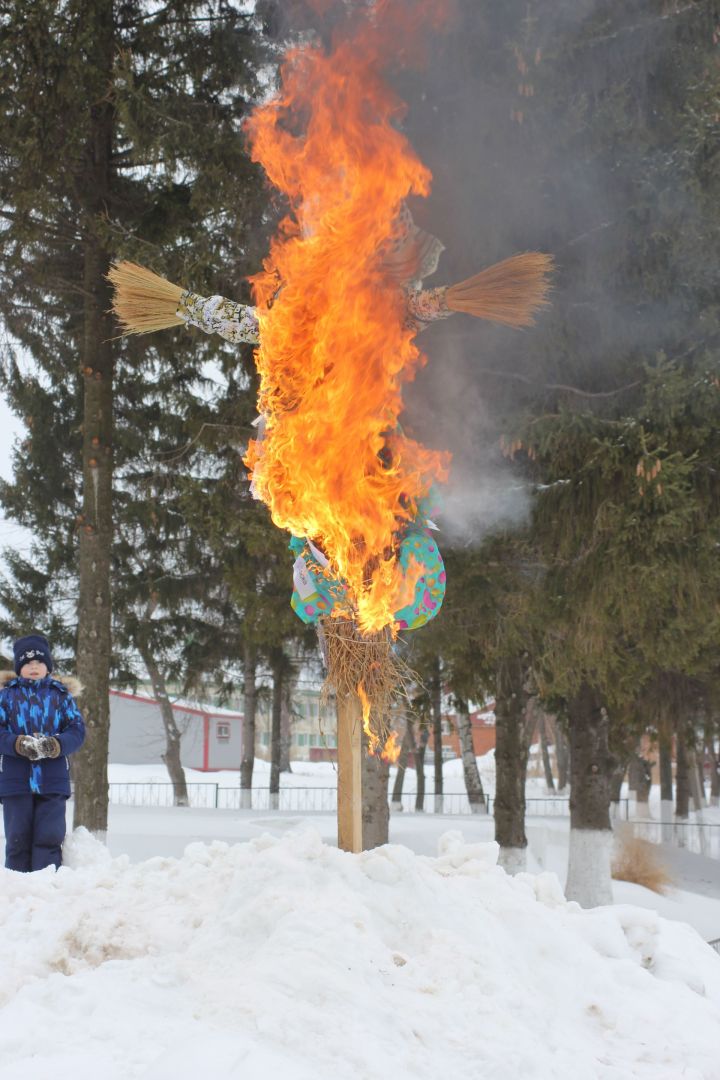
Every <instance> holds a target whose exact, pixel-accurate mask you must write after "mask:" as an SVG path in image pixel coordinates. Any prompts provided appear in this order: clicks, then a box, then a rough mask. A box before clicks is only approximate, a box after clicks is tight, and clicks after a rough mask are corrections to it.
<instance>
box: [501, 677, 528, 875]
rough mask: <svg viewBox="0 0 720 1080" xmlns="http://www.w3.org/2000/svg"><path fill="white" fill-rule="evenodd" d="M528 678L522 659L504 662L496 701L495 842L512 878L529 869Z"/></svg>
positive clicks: (502, 864)
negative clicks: (527, 865)
mask: <svg viewBox="0 0 720 1080" xmlns="http://www.w3.org/2000/svg"><path fill="white" fill-rule="evenodd" d="M526 675H527V673H526V670H525V665H524V664H523V661H522V659H521V658H520V657H510V658H506V659H505V660H503V661H502V663H501V664H500V667H499V669H498V677H497V694H496V698H495V801H494V803H493V808H494V814H495V840H496V841H497V843H498V844H499V845H500V865H501V866H502V867H503V868H504V869H505V870H506V871H507V872H508V873H509V874H516V873H518V872H519V871H521V870H524V869H525V865H526V848H527V837H526V835H525V778H526V775H527V757H528V740H527V737H526V716H525V709H526V705H527V703H528V695H527V693H526V690H525V683H526ZM532 726H533V727H534V722H533V724H532Z"/></svg>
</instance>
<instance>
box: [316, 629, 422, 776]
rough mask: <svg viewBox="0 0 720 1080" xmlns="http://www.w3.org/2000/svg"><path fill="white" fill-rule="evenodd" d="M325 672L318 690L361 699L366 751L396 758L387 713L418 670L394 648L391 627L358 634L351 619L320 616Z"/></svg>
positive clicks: (405, 694)
mask: <svg viewBox="0 0 720 1080" xmlns="http://www.w3.org/2000/svg"><path fill="white" fill-rule="evenodd" d="M322 637H323V639H324V642H325V646H326V650H325V655H326V663H327V678H326V680H325V686H324V687H323V695H324V697H327V696H328V694H329V693H330V692H331V691H334V692H335V694H336V696H337V697H338V699H340V700H343V699H346V698H348V697H350V696H351V695H355V696H356V697H358V698H359V699H360V703H361V705H362V711H363V728H364V730H365V734H366V735H367V737H368V743H369V750H370V753H372V754H375V753H379V752H382V755H383V757H386V758H388V759H390V760H396V758H397V752H398V751H399V747H398V746H397V737H396V735H395V732H394V731H393V730H392V728H391V726H390V722H389V718H390V716H391V715H392V712H393V710H394V708H395V707H396V706H397V704H398V703H399V702H401V701H407V700H408V690H409V687H410V684H411V683H416V682H417V676H416V675H415V674H414V672H413V671H412V670H411V669H410V668H409V667H408V665H407V664H406V663H405V661H404V660H402V659H401V658H400V657H399V656H398V655H397V653H396V651H395V649H394V644H395V642H394V638H393V634H392V630H391V629H390V627H385V628H384V629H383V630H379V631H377V632H375V633H367V634H361V633H360V630H359V629H358V626H357V623H355V622H353V621H352V620H350V619H332V618H329V619H324V620H323V622H322Z"/></svg>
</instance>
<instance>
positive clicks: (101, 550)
mask: <svg viewBox="0 0 720 1080" xmlns="http://www.w3.org/2000/svg"><path fill="white" fill-rule="evenodd" d="M83 32H84V33H85V35H86V40H87V41H88V42H89V43H91V47H92V48H93V51H94V57H95V58H96V63H97V66H98V67H99V68H100V69H101V70H104V71H105V72H106V73H107V85H106V88H105V89H106V90H107V88H109V87H110V86H111V83H112V76H113V63H114V40H113V4H112V0H103V2H96V3H94V4H92V5H90V6H89V7H88V10H87V13H86V19H85V23H84V26H83ZM90 124H91V136H90V140H89V143H88V146H87V160H86V165H85V176H86V179H87V183H88V187H87V189H86V190H87V193H86V207H87V219H86V220H85V221H82V222H80V223H79V224H80V227H81V229H82V230H83V231H84V232H85V233H86V238H85V241H84V244H85V267H84V281H83V293H84V338H83V350H82V360H81V364H82V371H83V375H84V406H83V503H82V518H81V521H80V528H79V536H80V551H79V599H78V607H77V619H78V630H77V673H78V677H79V679H80V681H81V682H82V683H83V685H84V687H85V690H84V694H83V712H84V717H85V724H86V728H87V738H86V740H85V743H84V745H83V747H82V748H81V750H80V751H79V753H78V754H77V755H76V756H75V761H74V767H73V776H74V780H75V811H74V822H73V824H74V826H75V827H77V826H78V825H84V826H85V828H87V829H89V830H90V831H91V832H93V833H95V834H96V835H99V836H102V837H104V836H105V834H106V832H107V815H108V775H107V759H108V742H109V734H110V618H111V598H110V559H111V548H112V539H113V519H112V478H113V460H112V426H113V415H112V413H113V345H112V341H111V339H112V338H113V337H114V334H115V331H114V329H113V326H112V324H111V321H110V319H109V317H108V315H107V312H108V310H109V308H110V290H109V287H108V284H107V282H106V281H105V274H106V273H107V271H108V268H109V263H110V260H109V257H108V253H107V252H106V251H105V250H104V249H103V248H102V246H101V244H100V241H99V240H98V239H97V238H96V232H97V231H98V225H99V222H100V219H101V217H102V216H103V215H105V214H106V213H107V207H108V205H109V202H110V199H109V195H110V190H111V186H112V184H111V176H112V165H111V155H112V149H113V131H114V106H113V103H112V95H111V94H110V93H107V92H106V93H100V94H99V95H98V100H97V101H96V103H95V104H94V105H93V106H92V109H91V120H90Z"/></svg>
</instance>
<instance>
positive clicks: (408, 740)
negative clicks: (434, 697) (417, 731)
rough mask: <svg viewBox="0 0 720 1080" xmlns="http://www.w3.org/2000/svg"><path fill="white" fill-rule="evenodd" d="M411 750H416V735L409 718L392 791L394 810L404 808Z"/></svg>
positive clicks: (406, 722)
mask: <svg viewBox="0 0 720 1080" xmlns="http://www.w3.org/2000/svg"><path fill="white" fill-rule="evenodd" d="M411 752H416V751H415V735H414V732H413V723H412V720H410V719H409V718H408V719H407V720H406V721H405V731H404V733H403V738H402V743H401V744H400V757H399V758H398V762H397V772H396V774H395V783H394V784H393V792H392V808H393V810H397V811H400V810H402V808H403V805H402V789H403V783H404V780H405V770H406V769H407V761H408V757H409V756H410V753H411Z"/></svg>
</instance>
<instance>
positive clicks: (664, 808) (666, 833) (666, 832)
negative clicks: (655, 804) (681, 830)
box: [660, 799, 675, 844]
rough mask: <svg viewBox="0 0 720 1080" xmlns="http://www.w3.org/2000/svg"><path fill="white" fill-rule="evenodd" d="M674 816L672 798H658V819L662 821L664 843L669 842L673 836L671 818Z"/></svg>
mask: <svg viewBox="0 0 720 1080" xmlns="http://www.w3.org/2000/svg"><path fill="white" fill-rule="evenodd" d="M674 818H675V804H674V803H673V801H672V799H661V800H660V820H661V822H662V838H663V843H664V844H671V843H672V838H673V820H674Z"/></svg>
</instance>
